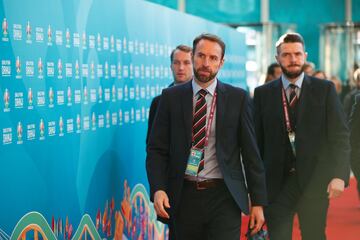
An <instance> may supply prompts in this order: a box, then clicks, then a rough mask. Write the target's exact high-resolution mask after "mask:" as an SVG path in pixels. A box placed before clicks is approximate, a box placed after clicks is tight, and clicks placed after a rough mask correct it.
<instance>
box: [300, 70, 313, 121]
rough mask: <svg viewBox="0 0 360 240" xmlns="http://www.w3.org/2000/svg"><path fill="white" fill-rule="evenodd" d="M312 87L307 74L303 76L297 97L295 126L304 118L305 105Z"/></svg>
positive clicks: (307, 102)
mask: <svg viewBox="0 0 360 240" xmlns="http://www.w3.org/2000/svg"><path fill="white" fill-rule="evenodd" d="M311 91H312V87H311V81H310V78H309V77H308V76H306V75H305V76H304V81H303V84H302V86H301V93H300V98H299V105H298V114H297V120H296V121H297V124H296V125H297V128H298V127H299V126H301V123H302V122H303V121H302V119H303V118H304V113H305V110H306V106H308V104H309V101H310V98H311V96H312V94H311Z"/></svg>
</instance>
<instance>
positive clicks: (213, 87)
mask: <svg viewBox="0 0 360 240" xmlns="http://www.w3.org/2000/svg"><path fill="white" fill-rule="evenodd" d="M191 84H192V88H193V93H194V96H196V94H197V93H198V92H199V91H200V90H201V89H202V88H201V87H200V86H199V84H197V83H196V81H195V80H194V79H192V81H191ZM216 85H217V78H215V81H214V82H213V83H211V84H210V85H209V86H208V87H207V88H206V91H208V93H210V94H211V96H214V93H215V90H216Z"/></svg>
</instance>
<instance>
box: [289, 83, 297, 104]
mask: <svg viewBox="0 0 360 240" xmlns="http://www.w3.org/2000/svg"><path fill="white" fill-rule="evenodd" d="M289 87H290V95H289V105H290V107H291V108H292V109H295V108H296V104H297V101H298V97H297V95H296V91H295V90H296V85H295V84H290V85H289Z"/></svg>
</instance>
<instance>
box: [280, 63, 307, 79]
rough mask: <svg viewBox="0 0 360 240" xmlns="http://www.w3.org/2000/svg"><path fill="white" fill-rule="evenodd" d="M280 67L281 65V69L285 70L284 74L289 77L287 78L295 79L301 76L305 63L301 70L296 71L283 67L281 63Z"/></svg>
mask: <svg viewBox="0 0 360 240" xmlns="http://www.w3.org/2000/svg"><path fill="white" fill-rule="evenodd" d="M280 67H281V70H282V72H283V74H284V75H285V76H286V77H287V78H290V79H295V78H297V77H299V76H300V75H301V74H302V73H303V71H304V65H302V66H301V69H300V70H299V71H296V72H289V71H288V70H286V68H285V67H283V66H282V65H281V64H280Z"/></svg>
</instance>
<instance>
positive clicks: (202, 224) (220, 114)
mask: <svg viewBox="0 0 360 240" xmlns="http://www.w3.org/2000/svg"><path fill="white" fill-rule="evenodd" d="M224 54H225V44H224V42H223V41H222V40H221V39H220V38H219V37H217V36H216V35H212V34H201V35H200V36H198V37H196V38H195V40H194V41H193V68H194V78H193V80H192V81H191V82H188V83H185V84H182V85H179V86H175V87H171V88H167V89H165V90H164V91H163V93H162V95H161V100H160V103H159V107H158V112H157V114H156V117H155V120H154V124H153V128H152V131H151V134H150V138H149V143H148V146H147V159H146V168H147V175H148V180H149V184H150V198H151V200H152V201H153V202H154V208H155V211H156V213H157V215H158V217H159V219H160V220H162V221H163V222H165V223H169V227H170V238H171V239H175V238H176V239H180V240H182V239H184V240H192V239H193V240H199V239H204V240H206V239H209V240H210V239H211V240H220V239H221V240H230V239H231V240H232V239H234V240H239V239H240V224H241V212H244V213H246V214H248V213H249V212H250V227H251V228H253V233H255V232H257V231H258V230H259V229H260V228H261V226H262V225H263V222H264V215H263V207H262V206H264V205H265V204H266V203H267V200H266V196H265V195H266V190H265V182H264V178H265V176H264V175H265V173H264V168H263V165H262V161H261V159H260V156H259V152H258V149H257V146H256V138H255V131H254V127H253V119H252V107H251V106H252V105H251V100H250V99H249V96H248V94H247V93H246V92H245V91H244V90H242V89H240V88H236V87H233V86H230V85H228V84H225V83H222V82H220V81H219V80H218V79H217V77H216V76H217V73H218V71H219V70H220V69H221V67H222V66H223V64H224ZM242 163H243V164H242ZM242 166H244V169H243V167H242ZM243 170H244V171H243ZM244 172H245V173H246V181H245V175H244ZM246 184H247V185H246ZM248 193H249V194H250V200H251V209H250V211H249V200H248Z"/></svg>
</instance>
